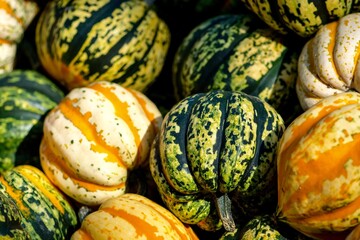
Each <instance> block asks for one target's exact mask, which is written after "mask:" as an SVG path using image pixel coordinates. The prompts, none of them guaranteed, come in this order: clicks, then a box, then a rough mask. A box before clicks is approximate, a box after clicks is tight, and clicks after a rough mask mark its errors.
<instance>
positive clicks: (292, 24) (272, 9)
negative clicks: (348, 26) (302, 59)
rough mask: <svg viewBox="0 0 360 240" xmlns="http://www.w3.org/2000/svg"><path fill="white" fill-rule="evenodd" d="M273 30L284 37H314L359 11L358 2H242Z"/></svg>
mask: <svg viewBox="0 0 360 240" xmlns="http://www.w3.org/2000/svg"><path fill="white" fill-rule="evenodd" d="M241 2H243V3H244V4H245V5H246V7H247V8H248V9H250V10H251V11H252V12H253V13H255V14H256V15H257V16H258V17H259V18H260V19H261V20H262V21H264V22H265V23H266V24H268V25H269V26H270V27H271V28H273V29H275V30H276V31H278V32H280V33H282V34H288V33H291V34H296V35H297V36H300V37H301V38H306V37H310V36H312V35H313V34H314V33H316V32H317V30H318V29H319V28H320V27H321V26H323V25H325V24H327V23H330V22H332V21H335V20H337V19H339V18H341V17H343V16H345V15H347V14H349V13H351V12H356V11H359V1H358V0H349V1H344V0H335V1H334V0H324V1H309V0H300V1H299V0H276V1H270V0H266V1H263V0H255V1H254V0H241Z"/></svg>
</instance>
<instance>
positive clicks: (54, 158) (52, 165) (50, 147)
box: [40, 81, 162, 205]
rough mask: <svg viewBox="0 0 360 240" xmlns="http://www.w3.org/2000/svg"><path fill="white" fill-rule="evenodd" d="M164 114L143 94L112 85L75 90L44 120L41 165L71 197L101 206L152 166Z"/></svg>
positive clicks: (95, 84) (104, 83)
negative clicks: (130, 178)
mask: <svg viewBox="0 0 360 240" xmlns="http://www.w3.org/2000/svg"><path fill="white" fill-rule="evenodd" d="M161 121H162V115H161V113H160V111H159V110H158V109H157V107H156V106H155V104H154V103H153V102H151V100H150V99H148V98H147V97H146V96H145V95H144V94H142V93H141V92H138V91H136V90H131V89H126V88H124V87H122V86H120V85H119V84H116V83H112V82H109V81H99V82H94V83H92V84H90V85H88V86H86V87H81V88H75V89H73V90H72V91H70V92H69V93H68V94H67V95H66V96H65V98H64V99H63V100H62V101H61V102H60V103H59V104H58V106H57V107H55V108H54V109H53V110H52V111H51V112H50V113H49V114H48V115H47V116H46V118H45V121H44V137H43V139H42V142H41V146H40V160H41V165H42V167H43V170H44V172H45V173H46V175H47V176H48V177H49V178H50V179H51V181H53V183H54V184H55V185H56V186H58V187H59V188H60V189H61V190H63V191H64V192H65V193H66V194H67V195H69V196H70V197H72V198H74V199H75V200H77V201H78V202H80V203H83V204H85V205H99V204H101V203H102V202H103V201H104V200H106V199H108V198H111V197H115V196H118V195H121V194H123V193H124V192H125V190H126V182H127V178H128V171H130V170H132V169H136V168H139V167H144V166H146V164H147V162H148V161H147V158H148V155H149V151H150V145H151V143H152V141H153V138H154V137H155V135H156V134H157V132H158V130H159V128H160V124H161Z"/></svg>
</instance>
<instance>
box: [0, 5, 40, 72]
mask: <svg viewBox="0 0 360 240" xmlns="http://www.w3.org/2000/svg"><path fill="white" fill-rule="evenodd" d="M38 11H39V8H38V5H37V3H36V2H35V1H32V0H0V19H1V21H0V73H5V72H10V71H12V70H13V69H14V64H15V57H16V49H17V44H18V43H19V42H20V41H21V40H22V38H23V35H24V32H25V30H26V29H27V27H28V26H29V24H30V23H31V22H32V20H33V19H34V17H35V15H36V14H37V13H38Z"/></svg>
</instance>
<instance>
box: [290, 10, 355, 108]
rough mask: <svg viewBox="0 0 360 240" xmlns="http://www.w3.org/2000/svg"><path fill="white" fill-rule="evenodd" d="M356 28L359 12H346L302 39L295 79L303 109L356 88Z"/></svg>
mask: <svg viewBox="0 0 360 240" xmlns="http://www.w3.org/2000/svg"><path fill="white" fill-rule="evenodd" d="M359 27H360V13H352V14H348V15H346V16H344V17H342V18H340V19H339V20H338V21H334V22H331V23H328V24H326V25H324V26H323V27H321V28H320V29H319V30H318V32H317V33H316V35H315V36H314V37H313V38H311V39H309V40H308V42H306V44H305V45H304V47H303V49H302V51H301V54H300V57H299V65H298V79H297V82H296V92H297V95H298V98H299V101H300V104H301V106H302V108H303V109H305V110H306V109H308V108H310V107H311V106H313V105H314V104H316V103H317V102H319V101H320V100H321V99H323V98H326V97H329V96H331V95H334V94H338V93H341V92H347V91H360V74H359V69H360V67H359V66H358V65H359V64H358V62H359V61H358V59H359V48H358V43H359V41H360V28H359Z"/></svg>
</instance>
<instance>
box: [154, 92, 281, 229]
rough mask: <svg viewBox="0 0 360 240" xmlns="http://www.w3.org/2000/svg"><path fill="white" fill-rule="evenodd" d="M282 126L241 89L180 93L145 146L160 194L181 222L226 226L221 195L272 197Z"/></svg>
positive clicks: (229, 224) (225, 199)
mask: <svg viewBox="0 0 360 240" xmlns="http://www.w3.org/2000/svg"><path fill="white" fill-rule="evenodd" d="M284 128H285V127H284V123H283V120H282V118H281V116H280V115H279V114H278V113H277V112H276V110H275V109H274V108H272V107H271V106H270V105H269V104H267V103H266V102H264V101H262V100H260V99H259V98H257V97H254V96H250V95H247V94H245V93H242V92H231V91H223V90H213V91H209V92H207V93H198V94H194V95H192V96H189V97H187V98H184V99H183V100H182V101H180V102H179V103H178V104H176V105H175V106H174V107H173V108H172V109H171V110H170V111H169V112H168V113H167V114H166V115H165V117H164V120H163V123H162V126H161V130H160V133H159V134H158V137H156V138H155V140H154V142H153V145H152V148H151V151H150V158H149V162H150V170H151V174H152V176H153V179H154V181H155V182H156V184H157V187H158V190H159V193H160V195H161V198H162V199H163V201H164V202H165V204H166V205H167V207H168V208H169V209H170V210H171V211H172V212H173V213H174V214H175V215H176V216H177V217H178V218H180V220H182V221H183V222H185V223H188V224H197V225H198V226H199V227H200V228H202V229H204V230H216V229H219V228H221V227H222V226H224V228H225V229H231V228H233V227H234V225H233V224H234V220H233V219H232V216H231V213H229V210H231V204H232V201H233V199H230V197H229V196H230V194H229V193H231V195H232V194H234V193H236V194H234V195H236V196H237V197H245V198H249V199H252V201H256V199H257V200H258V202H262V200H261V198H262V197H263V196H264V195H265V194H264V192H268V193H269V192H272V198H270V199H269V200H270V201H271V202H273V201H274V195H276V165H275V161H274V160H275V149H276V146H277V142H278V139H279V138H280V136H281V134H282V132H283V131H284ZM262 203H263V206H264V205H265V204H266V203H264V202H262ZM244 204H246V203H244ZM256 207H258V208H259V209H260V208H261V206H256ZM216 209H218V210H219V211H218V212H217V210H216ZM227 214H228V215H227ZM227 217H228V218H227ZM220 219H221V221H220Z"/></svg>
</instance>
